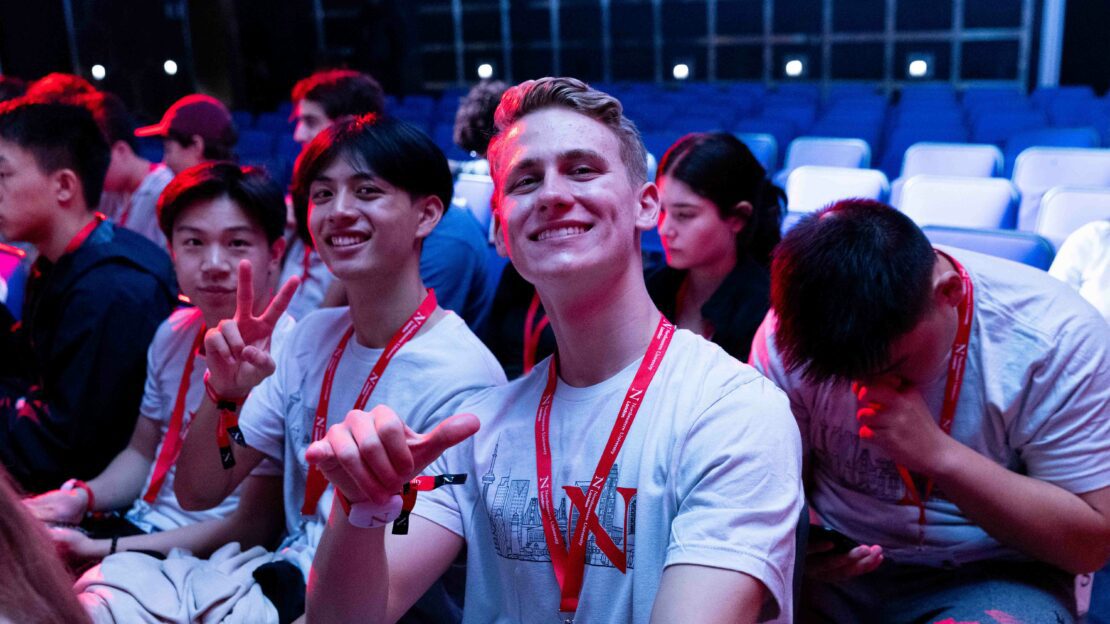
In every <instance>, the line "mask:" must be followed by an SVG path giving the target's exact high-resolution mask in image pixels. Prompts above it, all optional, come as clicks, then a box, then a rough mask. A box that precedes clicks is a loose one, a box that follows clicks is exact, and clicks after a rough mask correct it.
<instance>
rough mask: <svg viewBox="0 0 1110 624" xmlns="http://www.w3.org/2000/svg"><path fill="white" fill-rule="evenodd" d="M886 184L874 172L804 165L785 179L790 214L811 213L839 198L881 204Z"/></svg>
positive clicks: (885, 193) (878, 174) (875, 171)
mask: <svg viewBox="0 0 1110 624" xmlns="http://www.w3.org/2000/svg"><path fill="white" fill-rule="evenodd" d="M889 192H890V184H889V183H888V182H887V179H886V176H885V175H884V174H883V172H882V171H879V170H877V169H849V168H847V167H820V166H816V165H804V166H801V167H798V168H797V169H795V170H794V171H792V172H791V173H790V176H789V177H788V178H787V180H786V197H787V206H788V207H789V210H790V211H791V212H813V211H815V210H820V209H821V208H823V207H825V206H827V205H829V204H831V203H833V202H835V201H837V200H841V199H848V198H854V197H860V198H866V199H874V200H878V201H885V200H886V197H887V194H888V193H889Z"/></svg>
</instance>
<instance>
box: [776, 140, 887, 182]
mask: <svg viewBox="0 0 1110 624" xmlns="http://www.w3.org/2000/svg"><path fill="white" fill-rule="evenodd" d="M803 165H821V166H825V167H849V168H852V169H866V168H867V167H870V166H871V147H870V146H868V145H867V143H866V142H864V141H862V140H860V139H841V138H833V137H814V136H806V137H798V138H796V139H794V140H793V141H791V142H790V147H789V148H788V149H787V152H786V164H785V165H784V166H783V170H782V172H781V173H780V176H781V179H780V178H778V177H776V182H778V183H779V184H782V183H783V182H785V180H786V177H787V176H789V175H790V172H791V171H793V170H794V169H796V168H798V167H801V166H803Z"/></svg>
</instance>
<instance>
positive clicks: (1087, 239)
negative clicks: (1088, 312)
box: [1048, 221, 1110, 322]
mask: <svg viewBox="0 0 1110 624" xmlns="http://www.w3.org/2000/svg"><path fill="white" fill-rule="evenodd" d="M1048 273H1049V275H1051V276H1052V277H1055V278H1056V279H1058V280H1060V281H1062V282H1064V283H1065V284H1067V285H1069V286H1071V287H1072V288H1074V289H1076V290H1078V291H1079V294H1080V295H1082V296H1083V298H1084V299H1086V300H1087V301H1090V302H1091V305H1093V306H1095V309H1097V310H1098V311H1099V313H1101V314H1102V318H1104V319H1106V320H1107V322H1110V221H1094V222H1092V223H1088V224H1087V225H1084V226H1083V227H1081V228H1079V229H1078V230H1076V231H1074V232H1072V233H1071V236H1068V238H1067V240H1065V241H1064V244H1063V245H1061V246H1060V251H1059V252H1057V254H1056V259H1055V260H1053V262H1052V268H1050V269H1049V270H1048Z"/></svg>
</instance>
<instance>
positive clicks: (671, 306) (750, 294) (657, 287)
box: [647, 259, 771, 362]
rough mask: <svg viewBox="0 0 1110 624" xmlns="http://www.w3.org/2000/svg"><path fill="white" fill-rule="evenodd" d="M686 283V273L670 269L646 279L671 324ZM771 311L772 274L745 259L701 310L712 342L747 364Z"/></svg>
mask: <svg viewBox="0 0 1110 624" xmlns="http://www.w3.org/2000/svg"><path fill="white" fill-rule="evenodd" d="M684 279H686V271H679V270H677V269H672V268H670V267H663V268H661V269H659V270H658V271H656V272H655V273H653V274H651V275H650V276H648V279H647V287H648V293H649V294H650V295H651V299H652V301H654V302H655V305H656V306H658V307H659V310H660V311H661V312H662V313H663V315H664V316H666V317H667V318H668V319H670V320H672V321H673V320H674V319H675V316H676V314H675V312H676V311H677V299H678V289H679V288H680V287H681V286H682V281H683V280H684ZM770 307H771V274H770V271H768V270H767V269H766V268H764V267H762V266H760V265H759V264H757V263H756V262H755V261H754V260H751V259H742V260H740V261H739V262H737V263H736V266H735V267H733V269H732V271H731V272H730V273H729V274H728V275H727V276H725V280H724V281H723V282H721V285H720V286H718V287H717V290H716V292H714V293H713V296H711V297H710V298H709V300H708V301H706V302H705V305H703V306H702V307H701V316H702V318H704V319H706V320H708V321H709V322H710V323H712V324H713V337H712V338H711V340H712V341H713V342H715V343H717V344H718V345H720V346H721V348H723V349H724V350H725V351H727V352H728V354H729V355H731V356H732V357H734V358H736V359H738V360H740V361H742V362H747V361H748V352H749V351H751V348H752V338H754V337H755V332H756V330H757V329H759V324H760V323H762V322H763V317H764V316H765V315H766V314H767V310H768V308H770Z"/></svg>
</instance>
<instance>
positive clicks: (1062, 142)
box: [1004, 128, 1100, 177]
mask: <svg viewBox="0 0 1110 624" xmlns="http://www.w3.org/2000/svg"><path fill="white" fill-rule="evenodd" d="M1099 142H1100V139H1099V135H1098V132H1097V131H1096V130H1095V129H1094V128H1038V129H1035V130H1025V131H1023V132H1018V133H1016V134H1014V135H1012V136H1011V137H1010V139H1009V140H1008V141H1006V149H1005V152H1004V153H1005V156H1006V169H1005V172H1004V175H1005V176H1006V177H1010V174H1011V173H1013V170H1014V162H1015V161H1016V160H1017V157H1018V154H1021V153H1022V152H1024V151H1025V150H1027V149H1029V148H1030V147H1037V146H1040V147H1098V145H1099Z"/></svg>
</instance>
